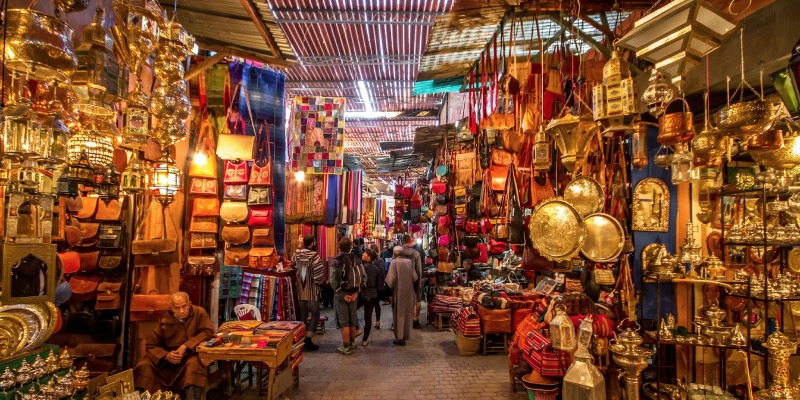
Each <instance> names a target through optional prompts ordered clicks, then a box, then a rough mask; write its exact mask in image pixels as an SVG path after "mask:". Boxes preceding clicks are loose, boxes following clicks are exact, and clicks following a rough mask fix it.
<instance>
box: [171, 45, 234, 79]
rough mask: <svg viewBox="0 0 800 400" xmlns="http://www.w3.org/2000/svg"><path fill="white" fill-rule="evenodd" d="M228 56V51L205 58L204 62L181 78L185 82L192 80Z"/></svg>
mask: <svg viewBox="0 0 800 400" xmlns="http://www.w3.org/2000/svg"><path fill="white" fill-rule="evenodd" d="M230 54H231V52H230V51H220V52H217V54H214V55H213V56H210V57H206V58H205V60H203V62H201V63H200V64H197V66H196V67H194V68H192V69H190V70H189V71H187V72H186V75H184V77H183V78H184V79H185V80H187V81H190V80H192V79H194V77H196V76H198V75H200V74H202V73H203V72H204V71H205V70H207V69H208V68H210V67H211V66H212V65H214V64H216V63H218V62H220V61H222V59H223V58H225V56H228V55H230Z"/></svg>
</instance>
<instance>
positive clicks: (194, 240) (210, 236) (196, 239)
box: [189, 231, 217, 249]
mask: <svg viewBox="0 0 800 400" xmlns="http://www.w3.org/2000/svg"><path fill="white" fill-rule="evenodd" d="M189 247H190V248H193V249H216V248H217V235H216V231H214V233H194V232H193V233H192V234H191V235H189Z"/></svg>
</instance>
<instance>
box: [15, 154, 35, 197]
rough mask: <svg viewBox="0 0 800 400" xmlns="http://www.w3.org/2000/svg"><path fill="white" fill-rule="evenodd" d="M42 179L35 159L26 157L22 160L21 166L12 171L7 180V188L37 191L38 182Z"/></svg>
mask: <svg viewBox="0 0 800 400" xmlns="http://www.w3.org/2000/svg"><path fill="white" fill-rule="evenodd" d="M41 181H42V174H41V172H39V164H37V163H36V160H34V159H32V158H28V159H26V160H25V161H23V162H22V166H21V167H20V168H19V169H17V170H15V171H13V172H12V174H11V180H10V181H9V190H10V191H11V192H19V193H30V194H38V193H39V184H40V183H41Z"/></svg>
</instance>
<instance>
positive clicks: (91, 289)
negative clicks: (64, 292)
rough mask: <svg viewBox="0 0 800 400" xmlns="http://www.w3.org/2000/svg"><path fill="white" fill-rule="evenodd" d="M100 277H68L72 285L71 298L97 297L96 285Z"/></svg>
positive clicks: (81, 299) (86, 299)
mask: <svg viewBox="0 0 800 400" xmlns="http://www.w3.org/2000/svg"><path fill="white" fill-rule="evenodd" d="M99 284H100V277H99V276H94V275H75V276H73V277H72V278H70V279H69V286H70V287H72V297H71V298H72V299H73V300H75V301H89V300H93V299H94V298H95V297H97V285H99Z"/></svg>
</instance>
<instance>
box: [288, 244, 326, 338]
mask: <svg viewBox="0 0 800 400" xmlns="http://www.w3.org/2000/svg"><path fill="white" fill-rule="evenodd" d="M316 250H317V240H316V238H314V236H306V237H305V238H303V248H302V249H300V250H298V251H297V252H295V253H294V256H293V257H292V264H293V265H294V268H295V269H296V270H297V274H296V276H295V287H297V293H299V295H300V304H299V305H300V310H299V311H300V321H302V322H304V323H306V339H305V345H304V347H303V349H304V350H305V351H317V350H319V346H318V345H316V344H314V342H312V341H311V338H313V337H314V333H315V332H316V331H317V325H318V324H319V295H320V285H322V283H323V282H324V281H325V265H324V264H322V259H320V258H319V254H317V251H316ZM309 316H310V319H309Z"/></svg>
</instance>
